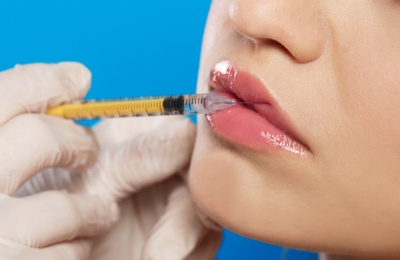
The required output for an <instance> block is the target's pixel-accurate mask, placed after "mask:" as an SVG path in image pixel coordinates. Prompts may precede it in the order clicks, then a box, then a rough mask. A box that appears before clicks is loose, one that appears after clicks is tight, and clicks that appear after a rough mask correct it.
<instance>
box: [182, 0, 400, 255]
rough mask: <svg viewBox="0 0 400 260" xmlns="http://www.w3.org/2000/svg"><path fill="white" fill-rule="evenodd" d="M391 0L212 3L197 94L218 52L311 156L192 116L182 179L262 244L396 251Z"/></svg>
mask: <svg viewBox="0 0 400 260" xmlns="http://www.w3.org/2000/svg"><path fill="white" fill-rule="evenodd" d="M399 43H400V2H399V1H396V0H362V1H348V0H285V1H282V0H215V1H213V3H212V7H211V10H210V13H209V18H208V22H207V27H206V31H205V36H204V41H203V49H202V57H201V67H200V72H199V81H198V89H197V90H198V92H199V93H204V92H208V91H209V90H210V86H209V83H208V80H209V74H210V70H211V69H212V67H213V66H214V64H216V63H218V62H220V61H224V60H228V61H230V62H232V63H234V64H235V65H236V66H238V67H239V68H240V69H242V70H246V71H248V72H250V73H252V74H253V75H255V76H256V77H258V78H259V79H260V81H262V82H263V83H264V84H265V88H266V89H267V91H268V92H269V93H270V94H271V96H272V97H273V98H274V99H275V100H276V101H277V103H278V104H279V106H280V108H281V109H282V110H283V111H284V112H285V115H286V116H287V118H288V119H289V121H290V124H291V125H292V126H293V128H294V129H295V130H296V132H297V133H298V136H299V138H300V139H301V141H302V143H303V144H304V145H306V147H308V148H309V154H308V155H306V156H304V155H298V154H293V153H290V152H288V151H278V152H277V151H263V152H260V151H254V150H251V149H248V148H245V147H242V146H240V145H238V144H236V143H235V142H234V141H231V140H225V139H224V138H222V137H220V136H219V135H217V134H215V133H214V132H213V131H212V129H211V127H210V125H209V123H208V122H207V120H206V119H205V118H204V116H199V117H198V137H197V141H196V146H195V152H194V155H193V159H192V164H191V171H190V180H189V181H190V187H191V192H192V195H193V197H194V199H195V201H196V203H197V204H198V206H199V207H200V208H201V209H202V210H203V211H204V212H205V213H206V214H207V215H209V216H210V217H211V218H212V219H214V220H215V221H216V222H217V223H219V224H220V225H222V226H224V227H226V228H229V229H231V230H232V231H234V232H237V233H239V234H242V235H245V236H248V237H252V238H255V239H258V240H261V241H265V242H269V243H273V244H279V245H284V246H288V247H295V248H300V249H307V250H313V251H321V252H328V253H335V254H343V255H364V256H400V44H399Z"/></svg>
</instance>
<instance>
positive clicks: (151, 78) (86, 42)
mask: <svg viewBox="0 0 400 260" xmlns="http://www.w3.org/2000/svg"><path fill="white" fill-rule="evenodd" d="M209 5H210V0H203V1H178V0H170V1H150V0H147V1H134V0H130V1H127V0H114V1H101V0H97V1H95V0H89V1H82V0H57V1H54V0H51V1H50V0H45V1H44V0H40V1H39V0H38V1H32V0H11V1H2V4H1V8H0V33H1V34H0V35H1V44H0V46H1V48H0V69H1V70H4V69H7V68H11V67H13V66H14V65H15V64H17V63H19V64H25V63H32V62H58V61H79V62H82V63H84V64H85V65H86V66H87V67H89V69H90V70H91V71H92V73H93V84H92V89H91V90H90V92H89V94H88V98H112V97H128V96H138V95H164V94H181V93H192V92H195V86H196V76H197V69H198V63H199V54H200V46H201V38H202V33H203V28H204V24H205V20H206V16H207V12H208V8H209ZM218 259H221V260H223V259H317V256H316V254H311V253H307V252H301V251H297V250H292V249H291V250H288V249H283V248H280V247H277V246H271V245H267V244H264V243H261V242H257V241H253V240H250V239H246V238H243V237H241V236H238V235H236V234H233V233H231V232H229V231H225V232H224V242H223V244H222V246H221V249H220V251H219V253H218Z"/></svg>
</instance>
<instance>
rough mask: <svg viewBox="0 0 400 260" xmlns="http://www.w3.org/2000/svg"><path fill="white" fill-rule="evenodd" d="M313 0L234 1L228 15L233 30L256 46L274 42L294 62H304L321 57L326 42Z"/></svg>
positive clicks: (322, 25) (322, 24) (321, 21)
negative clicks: (283, 49) (289, 55)
mask: <svg viewBox="0 0 400 260" xmlns="http://www.w3.org/2000/svg"><path fill="white" fill-rule="evenodd" d="M314 2H315V1H309V0H234V1H233V2H231V4H230V6H229V14H230V19H231V21H232V22H233V25H234V27H235V29H236V30H237V31H238V32H239V33H240V34H242V35H244V36H245V37H247V38H250V39H251V40H253V41H255V42H256V43H257V46H263V44H264V46H265V43H271V42H275V43H278V44H279V45H281V46H282V47H283V48H285V49H286V50H287V51H288V52H289V53H290V54H291V56H292V57H293V58H294V59H295V60H296V61H297V62H301V63H306V62H310V61H313V60H316V59H317V58H318V57H319V56H321V54H322V53H323V51H324V48H325V45H326V33H325V29H324V22H323V20H322V18H321V15H320V12H319V9H318V6H317V5H316V4H315V3H314ZM269 46H274V45H273V44H272V45H271V44H269Z"/></svg>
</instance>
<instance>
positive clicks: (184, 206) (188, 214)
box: [141, 184, 218, 259]
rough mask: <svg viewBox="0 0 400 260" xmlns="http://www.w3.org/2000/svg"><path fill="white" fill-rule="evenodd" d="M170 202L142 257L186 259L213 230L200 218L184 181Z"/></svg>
mask: <svg viewBox="0 0 400 260" xmlns="http://www.w3.org/2000/svg"><path fill="white" fill-rule="evenodd" d="M167 203H168V204H167V207H166V210H165V213H164V214H163V215H162V217H161V218H160V219H159V221H158V222H157V224H156V225H155V226H154V228H153V230H152V232H151V234H150V236H149V238H148V240H147V242H146V244H145V247H144V250H143V255H142V258H141V259H186V258H187V257H188V256H189V255H190V254H191V253H192V252H193V251H194V250H195V248H196V247H197V246H198V245H200V244H201V243H202V241H203V238H204V237H205V236H206V235H207V234H208V232H209V230H208V229H207V228H206V227H205V226H204V225H203V224H202V223H201V221H200V220H199V219H198V218H197V214H196V211H195V206H194V204H193V202H192V200H191V198H190V194H189V191H188V190H187V188H186V187H185V186H184V185H183V184H181V185H180V186H178V187H177V188H176V189H175V190H174V191H173V192H172V193H171V194H170V196H169V197H168V202H167ZM217 247H218V246H216V247H215V248H217ZM212 254H215V251H214V252H212ZM204 259H208V258H204Z"/></svg>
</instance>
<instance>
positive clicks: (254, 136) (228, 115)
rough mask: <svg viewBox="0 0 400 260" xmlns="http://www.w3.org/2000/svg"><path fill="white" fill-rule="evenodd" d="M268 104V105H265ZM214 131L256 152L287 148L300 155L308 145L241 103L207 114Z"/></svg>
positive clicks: (305, 150)
mask: <svg viewBox="0 0 400 260" xmlns="http://www.w3.org/2000/svg"><path fill="white" fill-rule="evenodd" d="M266 106H268V105H266ZM207 120H208V122H209V124H210V126H211V128H212V129H213V130H214V132H215V133H216V134H217V135H219V136H221V137H222V138H223V139H225V140H227V141H229V142H232V143H235V144H238V145H241V146H244V147H247V148H250V149H251V150H255V151H259V152H269V151H286V152H291V153H294V154H299V155H303V154H306V153H307V148H306V147H305V146H304V145H302V144H300V143H299V142H297V141H295V140H293V139H292V138H291V137H289V136H288V135H286V134H285V133H284V132H283V131H281V130H279V129H278V128H276V127H275V126H274V125H273V124H271V123H270V122H269V121H268V120H267V119H266V118H264V117H263V116H261V115H260V114H258V113H257V112H255V111H253V110H251V109H249V108H246V107H245V106H244V105H240V104H238V105H235V106H233V107H231V108H228V109H225V110H220V111H217V112H216V113H214V114H210V115H207Z"/></svg>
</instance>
